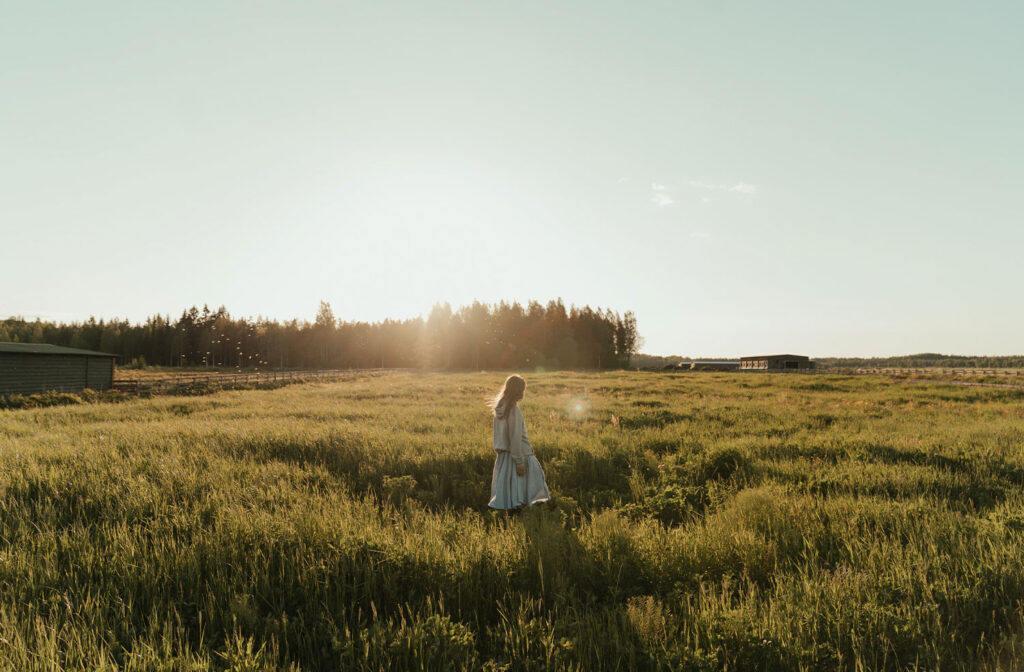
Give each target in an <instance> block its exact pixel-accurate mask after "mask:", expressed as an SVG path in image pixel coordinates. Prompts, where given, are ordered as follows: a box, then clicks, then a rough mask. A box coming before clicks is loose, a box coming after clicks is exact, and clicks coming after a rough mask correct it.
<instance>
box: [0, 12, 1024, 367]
mask: <svg viewBox="0 0 1024 672" xmlns="http://www.w3.org/2000/svg"><path fill="white" fill-rule="evenodd" d="M1022 25H1024V4H1022V3H1020V2H1009V1H1000V0H993V1H989V2H984V3H967V2H963V1H962V0H957V1H955V2H948V1H943V0H939V1H935V0H930V1H920V2H917V1H901V2H838V1H818V0H814V1H812V0H807V1H805V2H790V1H781V0H780V1H776V2H739V1H732V0H717V1H712V0H701V1H685V0H673V1H671V2H656V1H637V2H600V1H594V0H587V1H586V2H558V1H557V0H543V1H531V0H526V1H520V0H517V1H515V2H512V1H509V0H503V1H497V0H471V1H470V0H467V1H465V2H432V1H424V0H415V1H410V2H401V3H400V2H388V1H386V0H373V1H372V2H371V1H365V2H355V3H352V2H336V1H331V2H301V1H290V2H260V1H253V2H213V1H209V0H204V1H202V2H192V1H176V2H170V1H165V2H158V1H153V2H20V3H16V2H6V3H3V5H2V14H0V272H2V274H3V275H2V278H3V282H2V285H0V316H7V315H25V316H30V317H34V316H41V317H43V318H44V319H56V320H73V319H84V318H86V317H88V316H89V315H96V316H97V317H127V318H130V319H133V320H141V319H143V318H144V317H145V316H147V315H150V314H154V313H162V314H167V313H169V314H171V315H172V316H177V315H179V314H180V313H181V311H182V309H184V308H186V307H188V306H190V305H192V304H198V305H200V306H201V305H202V304H203V303H208V304H210V305H211V307H215V306H218V305H221V304H223V305H225V306H227V308H228V309H229V310H230V311H231V313H232V314H234V315H241V316H256V315H265V316H271V317H277V318H290V317H300V318H306V319H312V317H313V316H314V314H315V311H316V309H317V305H318V302H319V301H320V300H321V299H323V300H327V301H329V302H330V303H331V304H332V306H333V308H334V311H335V313H336V314H337V315H338V317H340V318H343V319H347V320H356V319H358V320H371V321H375V320H381V319H384V318H386V317H392V318H405V317H413V316H416V315H419V314H425V313H426V312H429V310H430V307H431V306H432V305H433V304H434V303H435V302H437V301H448V302H450V303H451V304H452V305H453V306H459V305H463V304H466V303H470V302H471V301H472V300H473V299H479V300H481V301H486V302H495V301H498V300H501V299H505V300H519V301H522V302H525V301H527V300H529V299H531V298H532V299H538V300H540V301H542V302H546V301H547V300H549V299H552V298H555V297H559V296H560V297H562V298H563V299H564V300H565V302H566V303H567V304H568V303H576V304H590V305H591V306H601V307H609V308H612V309H613V310H618V311H620V312H623V311H625V310H633V311H635V312H636V315H637V319H638V323H639V328H640V331H641V333H642V335H643V336H644V337H645V338H646V346H645V348H644V350H645V351H646V352H650V353H654V354H682V355H687V354H694V355H698V354H699V355H721V356H735V355H742V354H763V353H767V352H776V351H778V352H797V353H802V354H809V355H814V356H826V355H887V354H904V353H912V352H922V351H938V352H952V353H961V354H1011V353H1012V354H1017V353H1021V352H1024V343H1022V341H1024V311H1022V310H1021V309H1020V302H1021V299H1020V291H1021V287H1022V284H1024V282H1022V281H1024V264H1022V263H1021V259H1022V252H1024V227H1022V224H1024V222H1022V217H1021V193H1022V185H1024V121H1022V120H1024V40H1022V39H1021V26H1022Z"/></svg>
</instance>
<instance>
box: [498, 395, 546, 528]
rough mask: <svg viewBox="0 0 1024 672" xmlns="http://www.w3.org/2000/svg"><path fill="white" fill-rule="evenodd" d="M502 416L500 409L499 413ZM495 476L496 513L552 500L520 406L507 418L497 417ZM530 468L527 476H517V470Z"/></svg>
mask: <svg viewBox="0 0 1024 672" xmlns="http://www.w3.org/2000/svg"><path fill="white" fill-rule="evenodd" d="M499 412H500V409H499ZM494 452H496V453H497V454H498V456H497V458H496V459H495V460H494V472H493V473H492V474H491V501H490V503H489V504H488V506H490V507H491V508H492V509H517V508H519V507H521V506H532V505H533V504H538V503H540V502H546V501H548V500H549V499H551V493H550V492H548V484H547V483H546V482H545V481H544V470H543V469H541V468H540V462H538V461H537V458H536V457H534V456H533V447H532V446H531V445H530V439H529V438H528V437H527V436H526V421H525V420H524V419H523V412H522V411H520V410H519V405H518V404H516V407H515V408H513V409H512V412H511V413H509V415H508V417H507V418H504V419H503V418H499V417H498V416H497V415H495V416H494ZM520 465H521V466H523V467H526V473H525V474H524V475H523V476H520V475H519V474H517V473H516V467H517V466H520Z"/></svg>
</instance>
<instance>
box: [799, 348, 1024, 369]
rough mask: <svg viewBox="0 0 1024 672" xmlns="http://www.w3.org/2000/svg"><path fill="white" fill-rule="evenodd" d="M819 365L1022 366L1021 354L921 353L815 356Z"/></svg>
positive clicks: (904, 367)
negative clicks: (869, 355)
mask: <svg viewBox="0 0 1024 672" xmlns="http://www.w3.org/2000/svg"><path fill="white" fill-rule="evenodd" d="M816 361H817V362H818V365H819V366H824V367H851V366H858V367H860V366H863V367H879V368H894V369H909V368H914V367H938V368H943V369H955V368H965V369H1014V368H1019V367H1024V355H998V356H974V355H941V354H938V353H934V352H923V353H920V354H916V355H901V356H897V357H818V358H817V359H816Z"/></svg>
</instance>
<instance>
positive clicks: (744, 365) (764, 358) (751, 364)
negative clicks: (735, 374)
mask: <svg viewBox="0 0 1024 672" xmlns="http://www.w3.org/2000/svg"><path fill="white" fill-rule="evenodd" d="M813 368H814V362H813V361H812V360H811V359H810V358H809V357H805V356H803V355H758V356H756V357H740V370H741V371H800V370H804V371H807V370H808V369H813Z"/></svg>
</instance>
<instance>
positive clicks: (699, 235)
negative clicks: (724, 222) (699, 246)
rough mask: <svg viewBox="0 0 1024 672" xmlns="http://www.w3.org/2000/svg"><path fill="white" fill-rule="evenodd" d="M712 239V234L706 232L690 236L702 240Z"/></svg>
mask: <svg viewBox="0 0 1024 672" xmlns="http://www.w3.org/2000/svg"><path fill="white" fill-rule="evenodd" d="M710 237H711V234H710V233H707V232H706V231H694V232H693V233H691V234H690V238H701V239H704V238H710Z"/></svg>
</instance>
